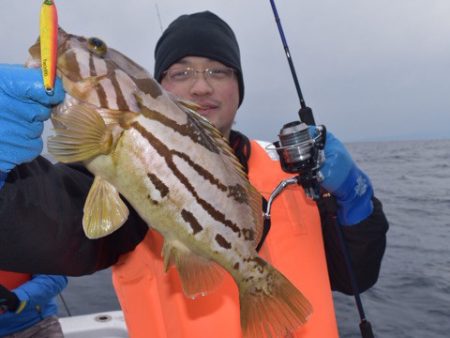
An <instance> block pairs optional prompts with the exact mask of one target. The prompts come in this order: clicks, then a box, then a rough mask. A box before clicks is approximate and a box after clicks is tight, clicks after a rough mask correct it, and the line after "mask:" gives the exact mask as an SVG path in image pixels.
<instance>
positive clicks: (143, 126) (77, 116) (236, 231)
mask: <svg viewBox="0 0 450 338" xmlns="http://www.w3.org/2000/svg"><path fill="white" fill-rule="evenodd" d="M58 40H59V41H60V44H59V48H58V67H57V68H58V75H59V76H60V77H61V78H62V80H63V85H64V88H65V90H66V91H67V93H68V95H67V98H66V100H65V101H64V103H63V104H61V105H60V106H59V107H57V109H55V111H54V112H53V114H52V120H53V122H54V126H55V133H56V135H55V136H54V137H52V138H50V139H49V142H48V148H49V152H50V153H51V154H52V155H53V156H54V157H55V158H56V159H57V160H59V161H61V162H74V161H82V162H83V163H84V165H85V166H86V168H87V169H88V170H90V171H91V172H92V173H93V174H94V176H95V179H94V183H93V185H92V187H91V190H90V192H89V195H88V198H87V200H86V203H85V208H84V216H83V228H84V230H85V232H86V235H87V236H88V237H90V238H98V237H102V236H105V235H107V234H109V233H111V232H113V231H115V230H116V229H117V228H119V227H120V226H121V225H122V224H123V223H124V222H125V221H126V219H127V217H128V209H127V207H126V205H125V204H124V203H123V201H122V200H121V196H123V197H125V198H126V199H127V201H128V202H129V203H130V204H131V205H132V206H133V208H134V209H135V210H136V211H137V212H138V213H139V215H140V216H141V217H142V218H143V219H144V220H145V221H146V222H147V224H148V225H149V226H150V227H151V228H153V229H155V230H156V231H158V232H160V233H161V234H162V235H163V237H164V246H163V252H162V256H163V259H164V264H165V267H166V269H168V268H169V266H171V265H174V266H176V268H177V270H178V273H179V276H180V280H181V282H182V285H183V290H184V292H185V294H186V295H187V296H188V297H196V296H197V295H204V294H207V293H208V292H210V291H211V290H213V289H214V288H215V287H216V285H217V284H218V283H219V282H220V280H221V275H222V273H223V271H224V270H225V271H227V272H228V273H230V274H231V275H232V276H233V278H234V280H235V281H236V283H237V285H238V287H239V294H240V305H241V326H242V329H243V334H244V336H245V337H263V336H264V335H268V336H270V335H271V334H274V335H275V336H283V335H285V334H287V333H288V332H292V331H294V330H295V329H296V328H297V326H299V325H301V324H302V323H304V322H305V321H306V319H307V317H308V316H309V314H310V313H311V311H312V309H311V305H310V304H309V302H308V301H307V300H306V298H305V297H304V296H303V295H302V294H301V293H300V292H299V291H298V290H297V289H296V288H295V286H293V285H292V284H291V283H290V282H289V281H288V280H287V279H286V278H285V277H284V276H283V275H282V274H281V273H279V272H278V271H277V270H276V269H275V268H273V267H272V266H271V265H270V264H268V263H267V262H265V261H264V260H263V259H261V258H260V257H259V256H258V254H257V252H256V250H255V248H256V245H257V244H258V241H259V239H260V238H261V233H262V212H261V201H262V199H261V196H260V194H259V193H258V192H257V191H256V190H255V189H254V188H253V187H252V186H251V185H250V183H249V182H248V180H247V178H246V176H245V174H244V172H243V170H242V167H241V165H240V164H239V162H238V160H237V159H236V157H235V156H234V154H233V152H232V150H231V148H230V147H229V145H228V143H227V141H226V140H225V139H224V138H223V137H222V136H221V134H220V132H219V131H217V130H216V129H215V128H214V127H213V126H212V125H211V124H210V123H209V122H208V121H207V120H206V119H204V118H203V117H201V116H200V115H198V114H197V113H195V111H194V110H193V109H192V108H195V106H194V105H193V104H190V103H187V102H183V101H181V100H177V99H175V98H174V97H172V96H171V95H170V94H168V93H167V92H165V91H164V90H163V89H162V88H161V87H160V86H159V84H158V83H157V82H156V81H155V80H154V79H152V77H151V76H150V75H149V74H148V72H147V71H145V70H144V69H143V68H142V67H140V66H139V65H137V64H136V63H135V62H133V61H132V60H130V59H129V58H127V57H126V56H124V55H123V54H121V53H119V52H118V51H115V50H113V49H108V48H107V47H106V45H104V43H103V42H102V41H101V40H99V39H96V38H91V39H85V38H83V37H79V36H74V35H70V34H67V33H65V32H64V31H62V30H61V29H60V31H59V39H58ZM37 50H38V48H36V45H34V46H32V47H31V48H30V54H31V55H32V59H34V60H36V59H38V57H39V55H38V54H37V53H36V51H37ZM32 63H33V61H30V65H31V64H32ZM119 193H120V195H121V196H120V195H119ZM274 313H280V314H282V315H280V316H274Z"/></svg>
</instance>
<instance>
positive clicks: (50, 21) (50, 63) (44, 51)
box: [40, 0, 58, 95]
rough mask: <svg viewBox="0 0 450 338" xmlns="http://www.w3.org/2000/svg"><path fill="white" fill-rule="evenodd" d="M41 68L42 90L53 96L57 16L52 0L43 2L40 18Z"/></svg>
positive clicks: (56, 47)
mask: <svg viewBox="0 0 450 338" xmlns="http://www.w3.org/2000/svg"><path fill="white" fill-rule="evenodd" d="M40 44H41V68H42V78H43V81H44V88H45V91H46V92H47V94H48V95H53V89H54V86H55V77H56V62H57V60H56V57H57V49H58V15H57V13H56V6H55V3H54V1H52V0H44V2H43V3H42V6H41V16H40Z"/></svg>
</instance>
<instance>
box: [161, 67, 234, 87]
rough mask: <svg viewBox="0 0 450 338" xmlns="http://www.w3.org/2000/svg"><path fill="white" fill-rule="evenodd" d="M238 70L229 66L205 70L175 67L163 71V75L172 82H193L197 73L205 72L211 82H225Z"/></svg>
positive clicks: (206, 78) (206, 77)
mask: <svg viewBox="0 0 450 338" xmlns="http://www.w3.org/2000/svg"><path fill="white" fill-rule="evenodd" d="M235 72H236V71H235V70H234V69H233V68H229V67H214V68H206V69H204V70H196V69H194V68H191V67H186V68H173V69H169V70H166V71H165V72H163V76H166V78H167V79H168V80H169V81H171V82H176V83H191V82H193V81H194V80H195V79H197V74H199V73H200V74H203V75H204V77H205V80H210V81H211V82H224V81H226V80H229V79H231V78H232V77H233V75H234V73H235Z"/></svg>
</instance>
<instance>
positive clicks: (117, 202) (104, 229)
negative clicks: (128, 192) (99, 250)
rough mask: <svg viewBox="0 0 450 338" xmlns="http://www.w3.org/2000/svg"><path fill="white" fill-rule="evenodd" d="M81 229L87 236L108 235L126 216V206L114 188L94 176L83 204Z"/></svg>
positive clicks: (127, 212) (93, 237) (123, 221)
mask: <svg viewBox="0 0 450 338" xmlns="http://www.w3.org/2000/svg"><path fill="white" fill-rule="evenodd" d="M83 211H84V215H83V229H84V233H85V234H86V236H87V237H88V238H91V239H95V238H100V237H104V236H106V235H109V234H110V233H112V232H114V231H116V230H117V229H118V228H120V227H121V226H122V224H123V223H125V221H126V220H127V218H128V214H129V211H128V208H127V206H126V205H125V203H124V202H123V201H122V199H121V198H120V196H119V193H118V192H117V190H116V188H115V187H114V186H113V185H112V184H111V183H109V182H108V181H106V180H105V179H103V178H101V177H100V176H96V177H95V179H94V183H93V184H92V186H91V190H89V194H88V196H87V199H86V202H85V204H84V209H83Z"/></svg>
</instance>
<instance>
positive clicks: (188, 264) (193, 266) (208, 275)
mask: <svg viewBox="0 0 450 338" xmlns="http://www.w3.org/2000/svg"><path fill="white" fill-rule="evenodd" d="M163 257H164V266H165V269H166V271H167V269H168V268H169V266H170V265H172V264H173V265H175V266H176V268H177V271H178V275H179V276H180V280H181V285H182V287H183V292H184V294H185V295H186V296H187V297H189V298H191V299H194V298H196V297H198V296H205V295H206V294H207V293H210V292H211V291H213V290H214V289H216V288H217V286H218V285H219V284H220V282H221V281H222V279H223V273H224V271H223V269H222V267H221V266H220V265H218V264H217V263H215V262H214V261H211V260H209V259H206V258H204V257H201V256H199V255H197V254H195V253H193V252H192V251H190V250H189V249H187V248H180V247H177V246H175V245H172V244H171V243H170V242H168V241H165V242H164V247H163Z"/></svg>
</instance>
